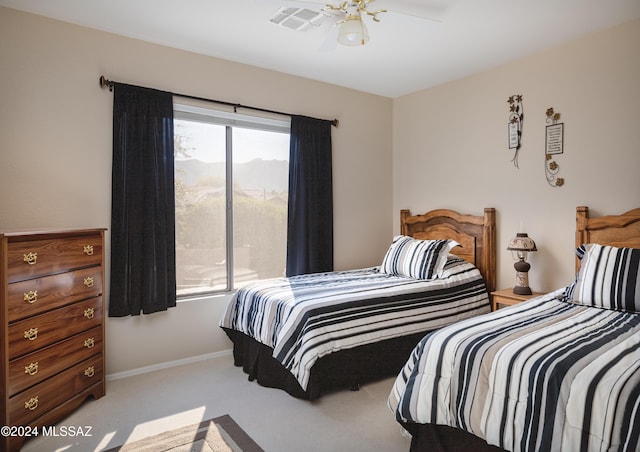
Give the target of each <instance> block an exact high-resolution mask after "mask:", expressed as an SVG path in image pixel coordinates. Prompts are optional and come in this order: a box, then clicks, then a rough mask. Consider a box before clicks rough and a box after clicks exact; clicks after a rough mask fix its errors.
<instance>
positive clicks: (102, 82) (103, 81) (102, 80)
mask: <svg viewBox="0 0 640 452" xmlns="http://www.w3.org/2000/svg"><path fill="white" fill-rule="evenodd" d="M116 83H119V82H114V81H112V80H109V79H107V78H105V76H104V75H101V76H100V87H101V88H106V87H108V88H109V91H113V85H115V84H116ZM164 92H166V93H169V94H172V95H174V96H178V97H184V98H186V99H193V100H203V101H205V102H213V103H216V104H221V105H227V106H229V107H233V108H234V111H235V109H236V108H246V109H249V110H255V111H261V112H264V113H274V114H276V115H283V116H289V117H291V116H293V114H291V113H283V112H281V111H275V110H267V109H265V108H260V107H249V106H247V105H242V104H236V103H232V102H225V101H223V100H215V99H207V98H205V97H198V96H190V95H188V94H179V93H172V92H171V91H164ZM313 119H317V118H313ZM329 122H330V123H331V125H332V126H334V127H338V124H339V121H338V120H337V119H333V120H330V121H329Z"/></svg>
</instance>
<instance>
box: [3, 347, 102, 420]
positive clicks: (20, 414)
mask: <svg viewBox="0 0 640 452" xmlns="http://www.w3.org/2000/svg"><path fill="white" fill-rule="evenodd" d="M102 377H103V358H102V355H101V354H100V355H97V356H94V357H92V358H90V359H88V360H85V361H83V362H81V363H79V364H77V365H75V366H73V367H72V368H70V369H67V370H65V371H64V372H62V373H60V374H58V375H56V376H55V377H52V378H49V379H48V380H45V381H43V382H42V383H40V384H38V385H36V386H34V387H32V388H30V389H27V390H26V391H23V392H21V393H20V394H18V395H16V396H14V397H11V398H10V399H9V423H8V425H28V424H29V423H31V422H32V421H33V420H35V419H36V418H38V417H39V416H42V415H43V414H45V413H47V411H49V410H51V409H52V408H55V407H56V406H58V405H60V404H61V403H63V402H65V401H66V400H68V399H70V398H71V397H73V396H74V395H76V394H78V393H80V392H82V390H83V389H85V388H88V387H89V386H91V385H92V384H94V383H97V382H98V381H100V380H101V379H102Z"/></svg>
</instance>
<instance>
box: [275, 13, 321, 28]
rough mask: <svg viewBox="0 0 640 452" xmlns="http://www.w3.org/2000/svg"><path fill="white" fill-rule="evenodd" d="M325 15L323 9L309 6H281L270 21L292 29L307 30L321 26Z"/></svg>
mask: <svg viewBox="0 0 640 452" xmlns="http://www.w3.org/2000/svg"><path fill="white" fill-rule="evenodd" d="M325 17H326V16H325V14H324V13H323V12H322V11H314V10H311V9H307V8H279V9H278V10H276V12H275V13H274V14H273V16H271V18H270V19H269V21H271V22H272V23H274V24H276V25H280V26H281V27H284V28H288V29H290V30H296V31H305V30H308V29H310V28H314V27H319V26H320V24H321V23H322V21H323V20H324V19H325Z"/></svg>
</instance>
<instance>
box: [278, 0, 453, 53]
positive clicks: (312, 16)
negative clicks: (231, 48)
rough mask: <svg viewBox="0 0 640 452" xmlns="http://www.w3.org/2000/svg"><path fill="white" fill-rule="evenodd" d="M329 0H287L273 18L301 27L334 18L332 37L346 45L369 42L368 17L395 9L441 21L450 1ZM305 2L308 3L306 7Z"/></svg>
mask: <svg viewBox="0 0 640 452" xmlns="http://www.w3.org/2000/svg"><path fill="white" fill-rule="evenodd" d="M328 1H331V0H325V1H314V0H288V1H286V2H285V3H288V4H290V5H291V6H292V7H291V8H280V10H278V14H276V15H274V17H272V18H271V21H272V22H273V23H276V24H279V25H283V26H285V27H290V28H294V29H298V30H304V29H308V28H313V27H319V26H320V25H321V24H322V23H325V22H327V21H329V22H333V25H334V27H333V29H334V31H335V33H336V34H337V36H336V37H335V39H333V42H334V43H335V42H336V41H337V42H338V43H340V44H342V45H346V46H360V45H365V44H366V43H367V42H369V30H368V28H367V26H366V24H365V20H364V19H366V18H370V19H371V20H373V22H380V21H381V18H380V17H379V15H383V16H384V14H385V13H392V14H394V13H395V14H401V15H408V16H414V17H419V18H422V19H427V20H430V21H435V22H440V21H441V20H442V19H441V18H442V15H443V14H444V12H445V10H446V7H447V6H450V4H451V2H450V1H447V0H431V1H429V2H427V3H429V4H425V2H424V1H422V2H420V1H416V0H349V1H340V2H339V3H334V4H332V3H327V2H328ZM445 3H448V5H445ZM304 4H306V5H307V7H303V6H302V5H304ZM317 8H320V11H317V10H316V9H317Z"/></svg>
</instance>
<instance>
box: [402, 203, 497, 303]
mask: <svg viewBox="0 0 640 452" xmlns="http://www.w3.org/2000/svg"><path fill="white" fill-rule="evenodd" d="M400 233H401V234H403V235H408V236H411V237H414V238H416V239H421V240H434V239H442V238H446V239H452V240H455V241H456V242H458V243H459V244H460V246H457V247H455V248H454V249H452V250H451V253H452V254H455V255H456V256H459V257H461V258H463V259H465V260H467V261H469V262H471V263H472V264H474V265H475V266H476V267H478V269H479V270H480V273H481V274H482V276H483V277H484V281H485V284H486V285H487V290H488V291H489V292H493V291H494V290H496V210H495V209H494V208H492V207H487V208H485V209H484V215H479V216H476V215H468V214H461V213H458V212H456V211H454V210H449V209H439V210H432V211H431V212H428V213H425V214H423V215H415V216H411V212H410V211H409V210H407V209H403V210H401V211H400Z"/></svg>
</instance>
